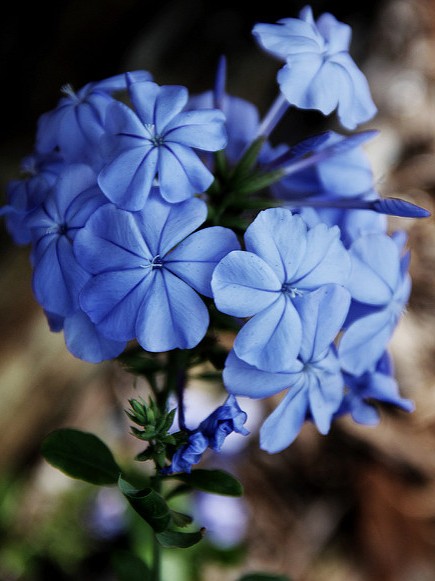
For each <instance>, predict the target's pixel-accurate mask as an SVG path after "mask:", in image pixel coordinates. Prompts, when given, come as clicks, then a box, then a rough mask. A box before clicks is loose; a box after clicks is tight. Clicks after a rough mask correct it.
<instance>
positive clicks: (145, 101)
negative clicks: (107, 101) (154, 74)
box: [128, 81, 160, 125]
mask: <svg viewBox="0 0 435 581" xmlns="http://www.w3.org/2000/svg"><path fill="white" fill-rule="evenodd" d="M128 93H129V96H130V99H131V103H132V105H133V108H134V110H135V112H136V114H137V116H138V118H139V119H140V121H141V123H142V124H143V125H145V124H154V123H155V121H154V109H155V104H156V100H157V98H158V95H159V93H160V87H159V86H158V85H157V83H154V82H152V81H144V82H140V81H139V82H135V83H129V85H128Z"/></svg>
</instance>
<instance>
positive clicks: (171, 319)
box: [136, 269, 209, 352]
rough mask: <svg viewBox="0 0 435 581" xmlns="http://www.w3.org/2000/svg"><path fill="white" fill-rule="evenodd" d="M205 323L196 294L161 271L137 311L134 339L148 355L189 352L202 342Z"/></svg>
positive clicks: (200, 302) (203, 308)
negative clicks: (166, 352)
mask: <svg viewBox="0 0 435 581" xmlns="http://www.w3.org/2000/svg"><path fill="white" fill-rule="evenodd" d="M208 323H209V315H208V311H207V307H206V306H205V304H204V303H203V302H202V300H201V299H200V298H199V296H198V295H197V293H196V292H195V291H194V290H193V289H192V288H191V287H190V286H189V285H187V284H186V283H185V282H183V281H182V280H180V279H179V278H178V277H176V276H174V275H173V274H172V273H170V272H168V271H166V270H164V269H163V272H157V273H156V276H155V277H153V284H152V286H151V287H150V288H149V290H148V293H147V296H146V299H145V300H143V302H142V305H141V307H140V309H139V313H138V316H137V322H136V336H137V339H138V341H139V343H140V344H141V345H142V347H143V348H144V349H145V350H147V351H152V352H159V351H169V350H171V349H177V348H178V349H191V348H192V347H195V346H196V345H197V344H198V343H199V342H200V341H201V339H203V337H204V335H205V333H206V331H207V328H208Z"/></svg>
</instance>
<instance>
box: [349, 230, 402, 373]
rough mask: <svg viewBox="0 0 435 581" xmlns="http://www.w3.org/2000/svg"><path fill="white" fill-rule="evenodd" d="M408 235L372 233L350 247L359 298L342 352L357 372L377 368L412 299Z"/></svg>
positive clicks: (352, 287) (354, 287) (353, 283)
mask: <svg viewBox="0 0 435 581" xmlns="http://www.w3.org/2000/svg"><path fill="white" fill-rule="evenodd" d="M404 238H405V239H406V236H405V237H403V236H393V237H390V236H388V235H387V234H367V235H364V236H361V238H358V239H357V240H356V241H355V242H354V243H353V244H352V245H351V246H350V248H349V255H350V257H351V263H352V272H351V277H350V282H349V290H350V292H351V295H352V299H353V303H352V306H351V309H350V312H349V318H348V321H347V323H346V327H347V328H346V330H345V332H344V334H343V337H342V339H341V341H340V345H339V354H340V360H341V364H342V367H343V368H344V369H345V370H346V371H347V372H348V373H350V374H352V375H356V376H359V375H361V374H363V373H364V372H366V371H373V370H374V369H375V366H376V363H377V362H378V361H379V359H380V358H381V356H382V354H383V353H384V351H385V348H386V345H387V344H388V342H389V340H390V338H391V336H392V334H393V332H394V329H395V327H396V325H397V323H398V321H399V319H400V316H401V315H402V312H403V310H404V307H405V305H406V304H407V302H408V299H409V295H410V292H411V278H410V276H409V273H408V266H409V253H408V252H406V253H403V245H404Z"/></svg>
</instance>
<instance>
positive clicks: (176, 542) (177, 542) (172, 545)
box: [156, 529, 205, 549]
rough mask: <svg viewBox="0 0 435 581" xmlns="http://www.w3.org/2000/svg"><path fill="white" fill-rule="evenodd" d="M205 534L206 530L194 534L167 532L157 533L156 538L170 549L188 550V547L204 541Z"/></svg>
mask: <svg viewBox="0 0 435 581" xmlns="http://www.w3.org/2000/svg"><path fill="white" fill-rule="evenodd" d="M204 533H205V530H204V529H200V530H199V531H195V532H193V533H183V532H179V531H171V530H167V531H165V532H162V533H157V534H156V538H157V540H158V541H159V543H160V544H161V545H162V546H163V547H166V548H168V549H176V548H178V549H187V548H188V547H191V546H192V545H196V544H197V543H199V542H200V541H201V540H202V538H203V536H204Z"/></svg>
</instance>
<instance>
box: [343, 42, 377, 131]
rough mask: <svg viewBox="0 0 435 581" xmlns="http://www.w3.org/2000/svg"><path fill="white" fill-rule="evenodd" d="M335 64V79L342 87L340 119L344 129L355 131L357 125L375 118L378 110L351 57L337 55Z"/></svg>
mask: <svg viewBox="0 0 435 581" xmlns="http://www.w3.org/2000/svg"><path fill="white" fill-rule="evenodd" d="M333 62H334V64H336V65H337V67H336V71H337V72H336V75H335V77H334V79H335V81H336V82H337V83H339V85H340V99H339V103H338V110H337V113H338V117H339V119H340V121H341V124H342V125H343V126H344V127H346V128H347V129H355V127H357V125H360V124H361V123H365V122H366V121H369V120H370V119H371V118H372V117H374V116H375V114H376V113H377V108H376V105H375V104H374V102H373V99H372V96H371V94H370V87H369V84H368V82H367V79H366V77H365V76H364V74H363V73H362V72H361V71H360V69H359V68H358V67H357V66H356V64H355V63H354V61H353V60H352V58H351V57H350V55H349V54H347V53H345V52H341V53H337V54H335V55H334V56H333ZM339 71H340V72H339Z"/></svg>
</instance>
